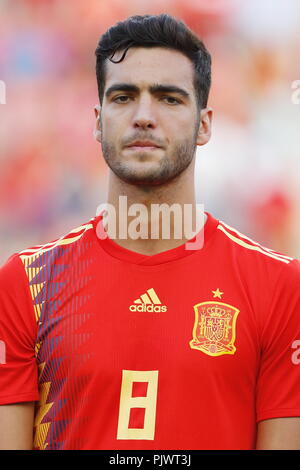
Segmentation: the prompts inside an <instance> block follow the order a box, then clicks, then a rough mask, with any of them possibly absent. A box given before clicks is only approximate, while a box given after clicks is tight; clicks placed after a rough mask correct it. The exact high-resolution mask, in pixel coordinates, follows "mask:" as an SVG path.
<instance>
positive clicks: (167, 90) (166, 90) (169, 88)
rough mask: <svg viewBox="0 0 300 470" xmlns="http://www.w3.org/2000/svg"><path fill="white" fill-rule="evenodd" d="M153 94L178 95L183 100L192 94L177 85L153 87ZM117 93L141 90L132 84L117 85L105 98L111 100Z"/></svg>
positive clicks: (110, 88)
mask: <svg viewBox="0 0 300 470" xmlns="http://www.w3.org/2000/svg"><path fill="white" fill-rule="evenodd" d="M148 89H149V91H150V93H151V94H155V93H177V94H178V95H181V96H182V97H183V98H189V97H190V94H189V93H188V92H187V91H186V90H184V89H183V88H179V87H178V86H175V85H151V86H150V87H149V88H148ZM115 91H127V92H134V93H139V91H140V89H139V87H138V86H136V85H131V84H130V83H115V84H114V85H112V86H111V87H109V88H108V89H107V90H106V92H105V97H106V98H109V96H110V95H111V94H112V93H113V92H115Z"/></svg>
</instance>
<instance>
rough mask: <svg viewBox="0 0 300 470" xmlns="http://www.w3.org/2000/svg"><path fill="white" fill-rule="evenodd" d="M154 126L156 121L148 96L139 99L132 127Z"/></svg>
mask: <svg viewBox="0 0 300 470" xmlns="http://www.w3.org/2000/svg"><path fill="white" fill-rule="evenodd" d="M156 126H157V122H156V118H155V116H154V109H153V105H152V104H151V100H150V99H148V98H145V99H140V101H139V103H138V104H137V107H136V109H135V113H134V116H133V127H134V128H135V129H139V128H143V129H154V128H155V127H156Z"/></svg>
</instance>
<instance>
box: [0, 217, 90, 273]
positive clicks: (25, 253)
mask: <svg viewBox="0 0 300 470" xmlns="http://www.w3.org/2000/svg"><path fill="white" fill-rule="evenodd" d="M94 220H95V217H93V218H91V219H90V220H89V221H88V222H86V223H83V224H81V225H79V226H78V227H75V228H73V229H72V230H70V231H68V232H67V233H65V234H64V235H61V236H60V237H59V238H56V239H54V240H52V241H50V242H47V243H43V244H41V245H34V246H31V247H28V248H26V249H23V250H21V251H18V252H16V253H14V254H12V255H11V256H10V257H9V258H8V259H7V261H6V262H5V263H4V264H3V265H2V266H1V267H0V281H1V280H3V278H6V279H7V278H10V277H11V276H14V275H15V273H16V272H20V271H24V268H25V270H26V271H27V274H28V269H29V268H36V267H38V264H36V263H37V260H39V265H40V264H41V263H42V265H49V264H52V263H53V262H55V260H57V259H58V258H59V257H61V256H63V255H64V254H65V253H71V252H72V251H74V250H76V248H78V244H79V243H80V241H83V240H85V239H86V236H87V234H88V232H91V231H93V228H94V226H93V222H94ZM22 265H23V266H22Z"/></svg>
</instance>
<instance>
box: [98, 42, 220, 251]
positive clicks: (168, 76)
mask: <svg viewBox="0 0 300 470" xmlns="http://www.w3.org/2000/svg"><path fill="white" fill-rule="evenodd" d="M120 54H121V52H120ZM115 59H116V60H117V59H118V56H117V55H116V56H115ZM165 64H168V67H165ZM193 77H194V70H193V64H192V62H191V61H190V60H189V59H188V58H187V57H185V56H184V55H183V54H181V53H180V52H177V51H173V50H168V49H164V48H150V49H148V48H146V49H145V48H131V49H129V50H128V52H127V55H126V57H125V59H124V60H123V61H122V62H120V63H119V64H114V63H111V62H110V61H107V68H106V83H105V90H104V99H103V103H102V107H100V106H96V107H95V115H96V127H95V137H96V139H97V140H98V141H99V142H100V143H101V145H102V152H103V156H104V158H105V160H106V162H107V164H108V166H109V188H108V198H107V202H108V203H110V204H112V205H113V206H114V207H115V209H116V213H117V220H118V218H119V217H118V216H119V204H118V198H119V195H126V196H127V205H128V207H129V206H130V205H131V204H134V203H141V204H144V205H145V206H146V207H147V208H148V209H149V210H148V215H149V218H148V219H147V220H145V221H144V220H143V221H142V224H143V223H145V224H147V226H148V227H150V225H151V224H152V226H153V225H155V224H159V223H160V220H158V219H157V220H151V212H150V205H151V204H162V203H167V204H169V205H172V204H174V203H176V204H180V206H183V204H191V205H192V208H193V216H194V220H195V204H196V201H195V187H194V164H195V151H196V146H197V145H204V144H206V143H207V142H208V141H209V139H210V135H211V120H212V110H211V109H210V108H205V109H202V110H201V111H200V112H199V110H198V109H197V104H196V95H195V90H194V86H193ZM117 83H127V84H131V85H135V86H136V87H137V89H138V91H135V92H128V91H126V92H125V91H124V89H123V90H122V89H120V90H116V91H114V92H113V93H112V94H110V95H109V96H107V91H108V90H109V89H110V88H111V86H113V85H115V84H117ZM157 84H158V85H164V86H166V85H172V86H176V87H179V88H181V89H183V90H184V91H186V92H187V94H188V96H187V97H182V96H181V95H180V94H179V93H175V92H172V93H170V92H168V93H167V92H151V90H150V87H151V86H153V85H157ZM134 140H152V141H154V142H155V143H157V144H158V145H160V146H161V147H162V148H159V149H156V150H154V151H151V150H149V151H143V152H138V151H133V150H132V149H128V148H125V146H126V145H128V144H129V143H132V142H133V141H134ZM128 223H129V222H128ZM195 228H196V227H195ZM199 228H200V227H199ZM170 229H171V239H170V240H166V239H163V238H162V237H161V238H159V239H151V238H148V239H141V238H140V239H137V240H132V239H131V238H130V237H128V238H127V239H120V238H118V237H117V238H115V242H116V243H118V244H120V245H121V246H123V247H125V248H127V249H130V250H132V251H136V252H139V253H143V254H147V255H151V254H155V253H159V252H161V251H165V250H168V249H171V248H175V247H176V246H178V245H181V244H182V243H184V242H185V241H186V238H185V237H184V234H183V237H182V238H181V239H174V238H173V234H174V225H173V224H172V221H171V227H170ZM117 233H118V230H117ZM149 233H150V230H149Z"/></svg>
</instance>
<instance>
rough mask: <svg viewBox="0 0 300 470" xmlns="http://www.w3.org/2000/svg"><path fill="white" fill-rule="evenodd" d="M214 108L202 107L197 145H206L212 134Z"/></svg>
mask: <svg viewBox="0 0 300 470" xmlns="http://www.w3.org/2000/svg"><path fill="white" fill-rule="evenodd" d="M212 116H213V110H212V108H204V109H201V114H200V125H199V131H198V135H197V145H205V144H207V142H208V141H209V139H210V136H211V123H212Z"/></svg>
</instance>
